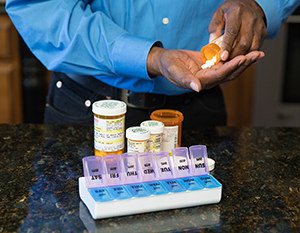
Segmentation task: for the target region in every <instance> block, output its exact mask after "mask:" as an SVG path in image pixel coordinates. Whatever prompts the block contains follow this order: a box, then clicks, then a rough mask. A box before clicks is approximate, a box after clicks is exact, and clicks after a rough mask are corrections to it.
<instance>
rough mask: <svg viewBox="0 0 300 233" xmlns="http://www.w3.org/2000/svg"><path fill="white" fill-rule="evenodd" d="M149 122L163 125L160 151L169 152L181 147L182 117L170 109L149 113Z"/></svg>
mask: <svg viewBox="0 0 300 233" xmlns="http://www.w3.org/2000/svg"><path fill="white" fill-rule="evenodd" d="M150 118H151V120H156V121H160V122H162V123H164V132H163V139H162V151H167V152H170V151H171V150H172V149H174V148H176V147H180V146H181V134H182V133H181V132H182V121H183V115H182V113H181V112H179V111H177V110H172V109H159V110H156V111H154V112H152V113H151V116H150Z"/></svg>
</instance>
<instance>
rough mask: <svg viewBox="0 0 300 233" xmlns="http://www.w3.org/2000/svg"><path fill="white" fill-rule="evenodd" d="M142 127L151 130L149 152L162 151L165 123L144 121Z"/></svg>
mask: <svg viewBox="0 0 300 233" xmlns="http://www.w3.org/2000/svg"><path fill="white" fill-rule="evenodd" d="M140 126H141V127H142V128H145V129H148V130H150V134H151V135H150V139H149V151H151V152H160V151H162V137H163V132H164V123H162V122H160V121H152V120H149V121H143V122H142V123H141V124H140Z"/></svg>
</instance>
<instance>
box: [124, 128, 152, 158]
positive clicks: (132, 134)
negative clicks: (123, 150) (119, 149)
mask: <svg viewBox="0 0 300 233" xmlns="http://www.w3.org/2000/svg"><path fill="white" fill-rule="evenodd" d="M126 138H127V152H136V153H140V152H147V151H149V143H148V141H149V139H150V131H149V130H148V129H145V128H142V127H140V126H134V127H130V128H128V129H127V130H126Z"/></svg>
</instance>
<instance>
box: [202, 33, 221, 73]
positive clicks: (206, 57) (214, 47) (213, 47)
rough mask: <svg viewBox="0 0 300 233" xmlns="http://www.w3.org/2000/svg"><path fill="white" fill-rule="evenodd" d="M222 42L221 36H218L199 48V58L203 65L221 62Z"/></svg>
mask: <svg viewBox="0 0 300 233" xmlns="http://www.w3.org/2000/svg"><path fill="white" fill-rule="evenodd" d="M222 41H223V36H220V37H218V38H216V39H214V40H213V41H211V42H210V43H209V44H207V45H205V46H203V47H202V48H201V51H200V56H201V59H202V61H203V63H204V64H207V62H208V61H210V62H211V64H212V62H213V63H214V64H212V65H215V64H217V63H218V62H219V61H220V60H221V58H220V50H221V43H222ZM210 62H208V66H209V65H210ZM207 68H209V67H207Z"/></svg>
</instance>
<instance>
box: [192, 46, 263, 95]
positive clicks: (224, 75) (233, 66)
mask: <svg viewBox="0 0 300 233" xmlns="http://www.w3.org/2000/svg"><path fill="white" fill-rule="evenodd" d="M263 57H264V53H263V52H259V51H253V52H251V53H249V54H247V55H245V56H243V55H240V56H237V57H235V58H234V59H232V60H230V61H229V62H225V63H224V62H220V63H218V64H217V65H216V66H214V67H213V68H211V69H206V70H202V71H201V72H199V73H198V74H197V76H198V78H199V81H200V84H201V90H203V89H210V88H212V87H214V86H216V85H218V84H221V83H224V82H228V81H232V80H234V79H236V78H238V77H239V75H240V74H241V73H242V72H243V71H245V70H246V69H247V68H248V67H249V66H251V65H252V64H254V63H256V62H257V61H258V60H260V59H262V58H263Z"/></svg>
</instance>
